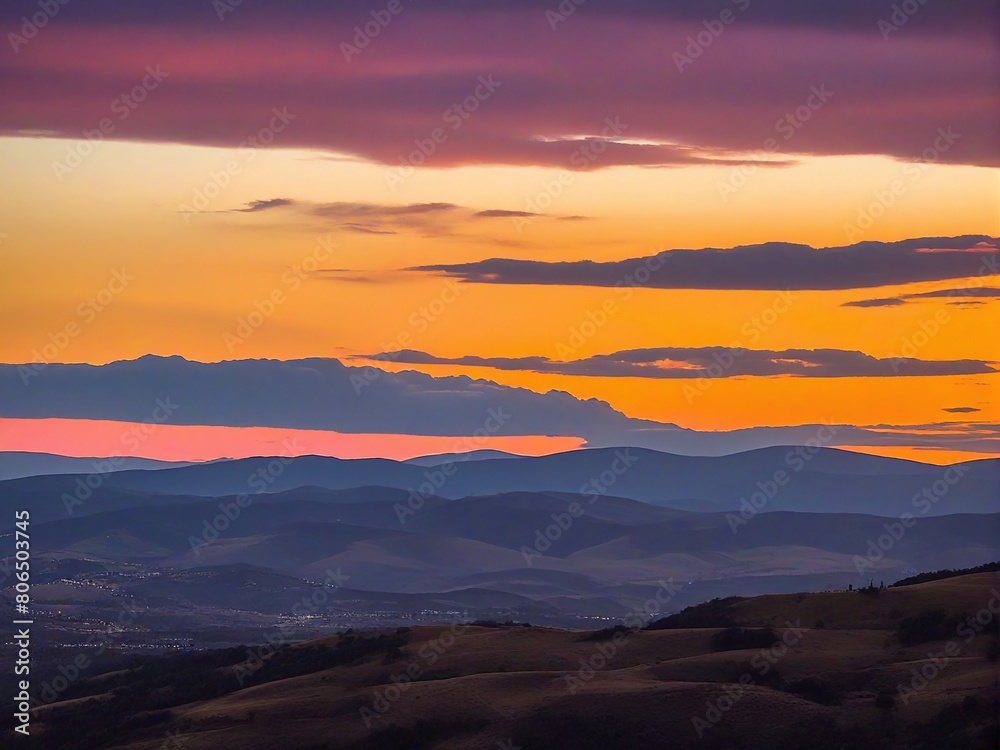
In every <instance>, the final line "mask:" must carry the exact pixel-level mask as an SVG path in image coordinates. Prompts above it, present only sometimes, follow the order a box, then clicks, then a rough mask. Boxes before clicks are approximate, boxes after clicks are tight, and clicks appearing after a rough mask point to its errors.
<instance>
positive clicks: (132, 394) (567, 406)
mask: <svg viewBox="0 0 1000 750" xmlns="http://www.w3.org/2000/svg"><path fill="white" fill-rule="evenodd" d="M24 368H25V366H23V365H22V366H18V365H0V417H11V418H29V419H45V418H56V417H58V418H65V419H107V420H120V421H126V422H137V423H138V422H142V421H143V420H147V419H149V415H150V413H151V411H152V410H153V409H154V408H155V407H156V404H157V399H161V400H162V399H165V398H169V399H170V401H171V403H173V404H176V405H177V409H176V411H175V412H174V413H173V414H172V415H171V418H170V421H171V424H181V425H228V426H235V427H286V428H298V429H314V430H336V431H339V432H346V433H352V432H353V433H383V434H389V435H391V434H407V435H442V436H469V435H475V434H477V433H476V431H477V430H480V431H481V430H482V429H483V425H484V423H485V421H486V419H487V418H488V416H489V415H490V410H491V409H492V410H494V413H496V411H497V410H500V411H501V412H502V413H503V414H505V415H509V416H508V418H506V419H505V421H504V424H503V425H502V427H501V429H500V430H498V431H497V432H496V433H495V434H497V435H552V436H573V437H579V438H582V439H584V440H586V441H587V444H588V445H589V446H592V447H607V446H636V447H647V448H653V449H656V450H664V451H669V452H674V453H681V454H685V455H720V454H724V453H733V452H737V451H743V450H750V449H753V448H759V447H764V446H769V445H772V446H773V445H803V444H805V443H806V442H807V441H809V440H815V438H816V435H817V431H818V430H819V428H820V426H819V425H801V426H797V427H775V428H771V427H753V428H746V429H741V430H733V431H729V432H723V431H712V432H699V431H697V430H689V429H685V428H681V427H678V426H677V425H675V424H668V423H662V422H654V421H651V420H642V419H631V418H629V417H626V416H625V415H624V414H622V413H620V412H618V411H615V410H614V409H612V408H611V407H610V406H609V405H608V404H606V403H604V402H602V401H598V400H596V399H588V400H582V399H578V398H575V397H573V396H571V395H570V394H568V393H564V392H561V391H549V392H548V393H534V392H532V391H529V390H526V389H523V388H511V387H508V386H503V385H498V384H497V383H493V382H490V381H488V380H475V379H472V378H469V377H464V376H460V377H446V378H434V377H431V376H429V375H425V374H423V373H417V372H398V373H392V372H386V371H382V370H378V369H376V368H371V367H348V366H345V365H344V364H342V363H341V362H339V361H338V360H334V359H321V358H312V359H301V360H292V361H278V360H236V361H229V362H217V363H202V362H191V361H188V360H186V359H183V358H181V357H156V356H152V355H150V356H146V357H141V358H140V359H138V360H132V361H121V362H112V363H110V364H106V365H99V366H93V365H83V364H57V363H52V364H49V365H46V366H43V367H41V368H40V369H35V368H32V369H31V370H30V372H31V373H32V375H31V376H30V379H29V380H28V383H29V384H28V385H25V383H24V380H23V379H22V376H23V375H24V374H25V373H26V372H29V371H28V370H26V369H24ZM931 440H933V443H931V442H930V441H931ZM837 444H838V445H859V446H879V445H914V444H928V445H931V444H933V445H934V446H935V447H954V448H956V449H958V450H967V451H982V452H985V453H1000V434H998V433H997V432H996V431H995V430H992V429H991V428H990V426H989V425H986V426H985V428H984V427H982V426H980V425H976V424H971V425H952V426H950V427H949V431H948V432H947V433H946V434H937V433H935V434H933V435H931V436H930V437H929V436H928V435H927V434H926V432H925V431H924V430H922V429H920V428H919V426H918V427H916V428H913V429H910V428H908V427H906V426H884V425H883V426H877V427H873V428H863V427H854V426H848V425H843V426H839V427H838V430H837Z"/></svg>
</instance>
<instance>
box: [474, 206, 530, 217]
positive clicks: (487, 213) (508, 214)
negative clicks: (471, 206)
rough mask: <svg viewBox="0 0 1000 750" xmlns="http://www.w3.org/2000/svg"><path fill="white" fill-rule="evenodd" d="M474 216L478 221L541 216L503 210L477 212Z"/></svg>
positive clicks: (528, 212) (526, 212)
mask: <svg viewBox="0 0 1000 750" xmlns="http://www.w3.org/2000/svg"><path fill="white" fill-rule="evenodd" d="M473 215H474V216H475V217H476V218H477V219H501V218H504V219H514V218H522V217H528V216H540V215H541V214H536V213H532V212H531V211H505V210H503V209H499V208H493V209H490V210H488V211H477V212H476V213H475V214H473Z"/></svg>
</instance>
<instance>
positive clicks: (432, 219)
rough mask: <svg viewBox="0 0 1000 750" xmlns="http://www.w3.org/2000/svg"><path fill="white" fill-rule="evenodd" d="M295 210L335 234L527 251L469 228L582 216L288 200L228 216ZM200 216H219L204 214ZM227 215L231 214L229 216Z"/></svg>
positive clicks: (452, 205) (259, 203)
mask: <svg viewBox="0 0 1000 750" xmlns="http://www.w3.org/2000/svg"><path fill="white" fill-rule="evenodd" d="M284 206H293V207H294V208H295V209H296V210H298V211H299V213H300V215H301V216H303V217H304V220H309V221H315V220H320V221H331V220H332V221H333V222H335V223H334V225H333V226H332V227H329V226H328V227H327V229H329V230H332V231H342V232H354V233H357V234H368V235H396V234H400V233H403V232H414V233H417V234H418V235H421V236H425V237H448V238H451V239H461V240H464V241H469V242H476V243H479V244H491V245H496V246H499V247H524V246H526V245H527V243H526V242H524V241H522V240H515V239H509V238H503V237H487V236H483V235H482V234H476V233H473V232H464V233H463V231H462V230H463V229H470V228H471V227H468V226H466V225H467V224H469V223H470V222H472V221H478V220H482V219H504V218H511V219H513V218H524V217H531V218H539V219H573V220H579V219H584V218H586V217H583V216H554V215H546V214H539V213H532V212H529V211H514V210H508V209H499V208H490V209H482V210H477V209H474V208H468V207H466V206H459V205H457V204H455V203H443V202H439V203H408V204H396V205H393V204H384V203H363V202H347V201H341V202H336V203H310V202H308V201H292V200H288V199H285V198H272V199H269V200H255V201H251V202H250V203H248V204H246V205H245V206H244V207H242V208H234V209H230V210H229V212H239V213H255V212H260V211H265V210H268V209H272V208H279V207H284ZM201 213H218V212H216V211H205V212H201ZM226 213H228V212H226Z"/></svg>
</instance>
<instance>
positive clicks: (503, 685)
mask: <svg viewBox="0 0 1000 750" xmlns="http://www.w3.org/2000/svg"><path fill="white" fill-rule="evenodd" d="M997 584H998V579H997V577H996V575H994V574H992V573H980V574H975V575H970V576H962V577H959V578H953V579H948V580H946V581H933V582H929V583H925V584H918V585H915V586H909V587H905V588H901V589H892V590H885V591H881V592H879V594H878V595H877V596H876V597H872V596H868V595H862V594H858V593H855V592H851V593H847V592H844V593H837V594H828V593H802V594H794V595H786V596H778V597H759V598H753V599H746V600H742V601H739V602H737V603H736V604H735V607H734V617H735V618H736V620H737V621H738V622H741V623H744V624H745V625H746V627H749V628H754V630H752V631H751V632H753V633H755V634H756V635H755V636H754V638H755V640H759V639H760V637H762V636H763V637H769V638H771V639H774V640H773V645H771V646H765V647H761V646H759V645H758V646H754V647H752V648H738V647H737V648H735V650H732V649H730V650H724V651H720V650H719V647H718V642H719V638H718V637H717V636H718V634H719V630H718V629H717V628H683V629H665V630H655V631H650V630H644V631H634V630H627V629H621V630H609V631H606V632H600V633H593V632H592V633H581V632H573V631H566V630H556V629H549V628H539V627H529V626H519V625H515V626H506V627H503V626H501V627H496V626H491V627H484V626H471V625H468V624H467V623H461V622H458V621H456V622H455V623H454V624H452V625H450V626H449V625H442V626H437V627H418V628H412V629H400V630H394V631H388V632H382V633H375V632H370V633H354V632H352V633H346V634H345V633H341V634H336V635H329V636H325V637H322V638H319V639H316V640H312V641H308V642H303V643H299V644H294V645H280V644H278V645H266V646H265V645H258V646H251V647H247V648H236V649H229V650H226V651H212V652H199V653H192V654H178V655H173V656H166V657H145V658H142V659H135V660H133V661H132V662H131V663H130V664H129V665H128V668H127V669H124V670H123V669H120V666H121V665H120V664H114V665H110V666H114V669H112V670H109V671H106V672H105V673H103V674H98V673H95V674H92V675H88V676H87V677H85V678H82V679H79V680H77V681H76V682H74V683H73V684H72V685H71V686H70V687H68V688H67V689H66V690H65V691H64V693H63V694H62V695H60V696H58V697H57V698H56V700H55V701H53V702H52V703H51V704H49V705H45V706H41V707H39V708H37V709H36V710H35V717H34V722H35V726H36V728H37V730H38V732H39V735H38V736H37V737H33V738H32V739H30V740H27V741H24V740H23V738H19V740H21V742H20V744H19V746H20V747H25V748H29V750H35V748H42V747H44V748H46V750H70V749H71V748H72V750H91V748H94V749H96V748H98V747H107V748H118V749H120V750H124V749H126V748H127V749H128V750H154V749H156V748H160V747H162V746H163V743H164V741H165V739H168V738H171V737H180V738H182V739H183V741H184V747H186V748H190V750H202V749H205V750H208V749H209V748H212V750H226V749H227V748H239V749H240V750H243V749H244V748H249V749H250V750H258V749H259V750H263V749H264V748H273V747H282V748H286V749H287V750H300V749H301V750H315V749H316V748H327V749H329V750H340V749H343V750H365V749H369V748H370V749H374V748H379V749H380V750H394V749H395V748H413V747H422V748H442V749H444V748H452V749H457V748H486V747H497V743H501V746H505V747H520V748H523V750H536V749H545V750H547V749H548V748H552V747H574V748H594V749H596V748H600V749H601V750H617V749H618V748H629V750H647V749H648V750H652V749H653V748H662V747H675V748H682V749H683V748H696V747H698V748H701V747H707V748H714V749H721V748H729V747H737V746H738V747H740V748H745V749H746V750H754V749H755V748H772V747H781V748H791V749H792V750H795V749H796V748H802V749H803V750H805V749H806V748H810V749H812V748H818V749H819V750H834V749H835V748H842V747H851V748H862V749H864V748H898V749H900V750H901V749H902V748H913V749H915V750H919V749H930V748H946V747H963V748H971V749H973V750H977V749H983V750H985V749H986V748H992V747H995V743H996V738H997V731H998V728H997V715H996V712H995V708H994V707H995V703H996V701H997V699H998V698H1000V691H998V686H997V662H996V638H997V627H996V624H997V614H993V615H992V617H991V619H990V620H989V622H988V623H987V625H986V626H985V627H983V628H981V630H982V632H981V633H980V634H978V635H976V634H973V635H972V637H970V638H968V639H966V638H965V637H964V632H963V631H962V630H961V627H962V626H961V624H960V625H959V626H958V628H957V629H956V630H955V631H954V632H953V633H950V634H945V637H944V638H942V639H940V640H935V641H927V642H923V643H920V644H918V645H904V644H903V643H901V641H900V638H899V628H900V626H901V625H902V623H904V622H905V621H906V620H907V619H908V618H914V617H918V616H919V615H920V614H921V613H922V612H925V611H927V610H931V609H934V608H937V607H941V606H947V607H948V608H949V610H953V611H958V610H962V611H963V612H965V613H968V615H969V616H972V617H973V618H974V617H976V616H980V617H983V615H982V613H983V612H986V613H1000V593H997V591H996V587H997ZM668 595H669V594H668ZM819 614H825V615H827V617H828V618H829V621H828V624H826V625H825V626H824V627H817V626H816V623H815V622H814V618H815V617H816V616H817V615H819ZM984 619H985V618H984ZM641 621H642V618H641V617H638V618H636V620H635V624H641ZM760 624H768V625H770V626H771V629H770V630H761V629H759V628H758V626H759V625H760ZM768 642H770V641H768ZM945 654H950V655H949V656H947V657H946V656H945ZM921 674H923V675H926V677H923V678H921V677H920V675H921ZM9 713H10V712H8V711H5V712H4V714H5V721H6V722H7V724H6V726H8V727H9V725H10V719H9V718H7V717H8V716H9ZM504 743H506V744H504Z"/></svg>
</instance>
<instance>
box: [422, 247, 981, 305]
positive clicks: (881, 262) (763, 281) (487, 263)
mask: <svg viewBox="0 0 1000 750" xmlns="http://www.w3.org/2000/svg"><path fill="white" fill-rule="evenodd" d="M983 240H990V241H992V242H996V240H995V239H993V238H989V237H955V238H936V239H934V240H933V241H934V242H935V243H937V244H939V245H942V246H943V245H949V246H952V247H955V248H966V247H970V246H971V245H972V243H975V242H979V241H983ZM927 242H928V240H927V239H915V240H904V241H902V242H890V243H885V242H860V243H857V244H855V245H849V246H847V247H834V248H824V249H822V250H817V249H813V248H811V247H809V246H807V245H793V244H787V243H780V242H770V243H766V244H763V245H748V246H743V247H736V248H733V249H731V250H720V249H716V248H710V249H704V250H664V251H662V252H660V253H658V254H657V255H655V256H652V257H647V258H631V259H629V260H621V261H611V262H604V263H595V262H593V261H589V260H584V261H566V262H560V263H546V262H542V261H534V260H511V259H506V258H491V259H489V260H483V261H478V262H474V263H463V264H451V265H429V266H417V267H415V268H412V269H410V270H414V271H424V272H434V273H440V274H444V275H446V276H449V277H452V278H457V279H461V280H463V281H466V282H470V283H477V284H550V285H556V286H593V287H615V286H618V287H621V286H646V287H650V288H653V289H770V290H831V289H859V288H868V287H879V286H889V285H894V284H907V283H912V282H918V281H938V280H942V279H955V278H965V277H970V276H987V275H994V274H998V273H1000V250H997V249H995V248H994V249H992V250H991V251H989V252H975V253H967V252H954V253H921V252H918V250H919V248H922V247H925V246H926V244H927ZM874 304H890V305H891V304H895V303H894V302H886V301H883V300H879V301H878V302H876V303H874Z"/></svg>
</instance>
